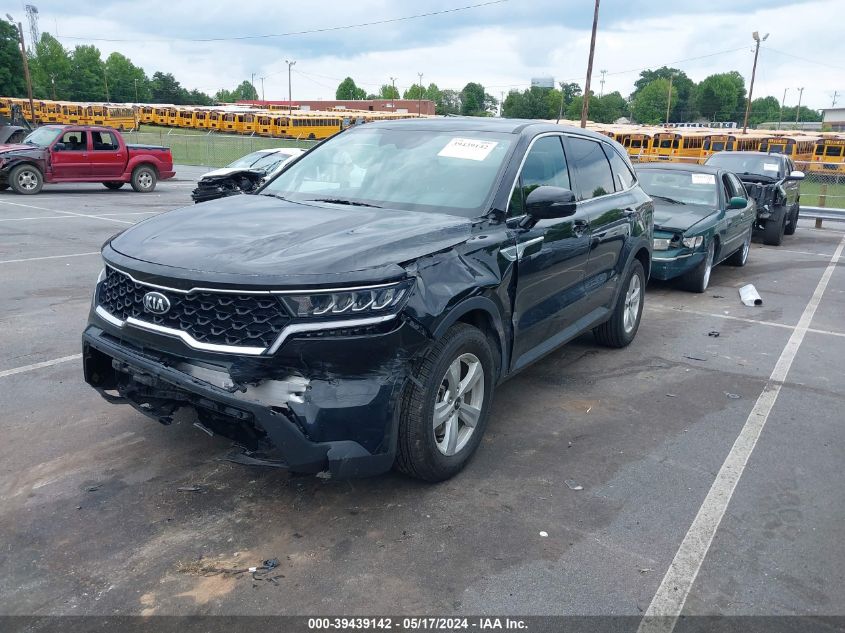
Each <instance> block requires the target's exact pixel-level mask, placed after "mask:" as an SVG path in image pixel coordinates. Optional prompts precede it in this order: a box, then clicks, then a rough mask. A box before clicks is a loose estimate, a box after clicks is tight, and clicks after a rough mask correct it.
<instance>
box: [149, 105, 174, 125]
mask: <svg viewBox="0 0 845 633" xmlns="http://www.w3.org/2000/svg"><path fill="white" fill-rule="evenodd" d="M169 110H170V108H169V107H168V106H164V105H160V106H156V107H154V108H153V120H152V122H153V123H155V124H156V125H167V117H168V111H169Z"/></svg>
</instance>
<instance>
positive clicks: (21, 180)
mask: <svg viewBox="0 0 845 633" xmlns="http://www.w3.org/2000/svg"><path fill="white" fill-rule="evenodd" d="M18 186H19V187H20V188H21V189H25V190H26V191H32V190H33V189H35V188H36V187H37V186H38V176H36V175H35V173H34V172H32V171H30V170H28V169H27V170H24V171H22V172H20V173H19V174H18Z"/></svg>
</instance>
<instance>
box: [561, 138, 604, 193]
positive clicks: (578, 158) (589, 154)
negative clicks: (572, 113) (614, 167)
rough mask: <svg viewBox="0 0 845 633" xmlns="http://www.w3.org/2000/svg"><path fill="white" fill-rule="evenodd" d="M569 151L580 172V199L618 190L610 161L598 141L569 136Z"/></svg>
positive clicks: (572, 161)
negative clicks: (614, 182) (614, 183)
mask: <svg viewBox="0 0 845 633" xmlns="http://www.w3.org/2000/svg"><path fill="white" fill-rule="evenodd" d="M567 151H568V153H569V161H570V163H571V164H572V165H574V166H575V169H576V170H577V172H578V176H577V180H576V185H577V187H578V192H577V196H578V199H579V200H589V199H590V198H597V197H598V196H604V195H607V194H609V193H613V192H614V191H616V187H614V185H613V172H612V171H611V170H610V163H609V162H608V160H607V156H605V154H604V151H603V150H602V148H601V145H600V144H599V143H598V142H597V141H592V140H589V139H585V138H577V137H569V138H568V139H567Z"/></svg>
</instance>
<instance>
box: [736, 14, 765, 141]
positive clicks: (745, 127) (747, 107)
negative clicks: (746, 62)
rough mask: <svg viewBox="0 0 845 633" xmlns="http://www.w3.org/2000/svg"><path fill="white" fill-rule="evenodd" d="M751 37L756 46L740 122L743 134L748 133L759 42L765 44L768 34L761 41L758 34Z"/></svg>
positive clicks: (755, 33)
mask: <svg viewBox="0 0 845 633" xmlns="http://www.w3.org/2000/svg"><path fill="white" fill-rule="evenodd" d="M751 37H752V38H754V41H755V42H757V46H756V47H755V48H754V66H753V67H752V69H751V85H750V86H749V87H748V103H746V104H745V119H743V121H742V133H743V134H745V133H746V132H747V131H748V115H749V114H750V113H751V95H752V94H753V93H754V77H755V75H756V74H757V56H758V55H759V54H760V42H765V41H766V39H767V38H768V37H769V34H768V33H766V34H765V35H764V36H763V39H760V34H759V33H758V32H757V31H754V32H753V33H752V34H751Z"/></svg>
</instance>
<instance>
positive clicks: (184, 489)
mask: <svg viewBox="0 0 845 633" xmlns="http://www.w3.org/2000/svg"><path fill="white" fill-rule="evenodd" d="M176 492H202V487H201V486H179V487H178V488H177V489H176Z"/></svg>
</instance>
